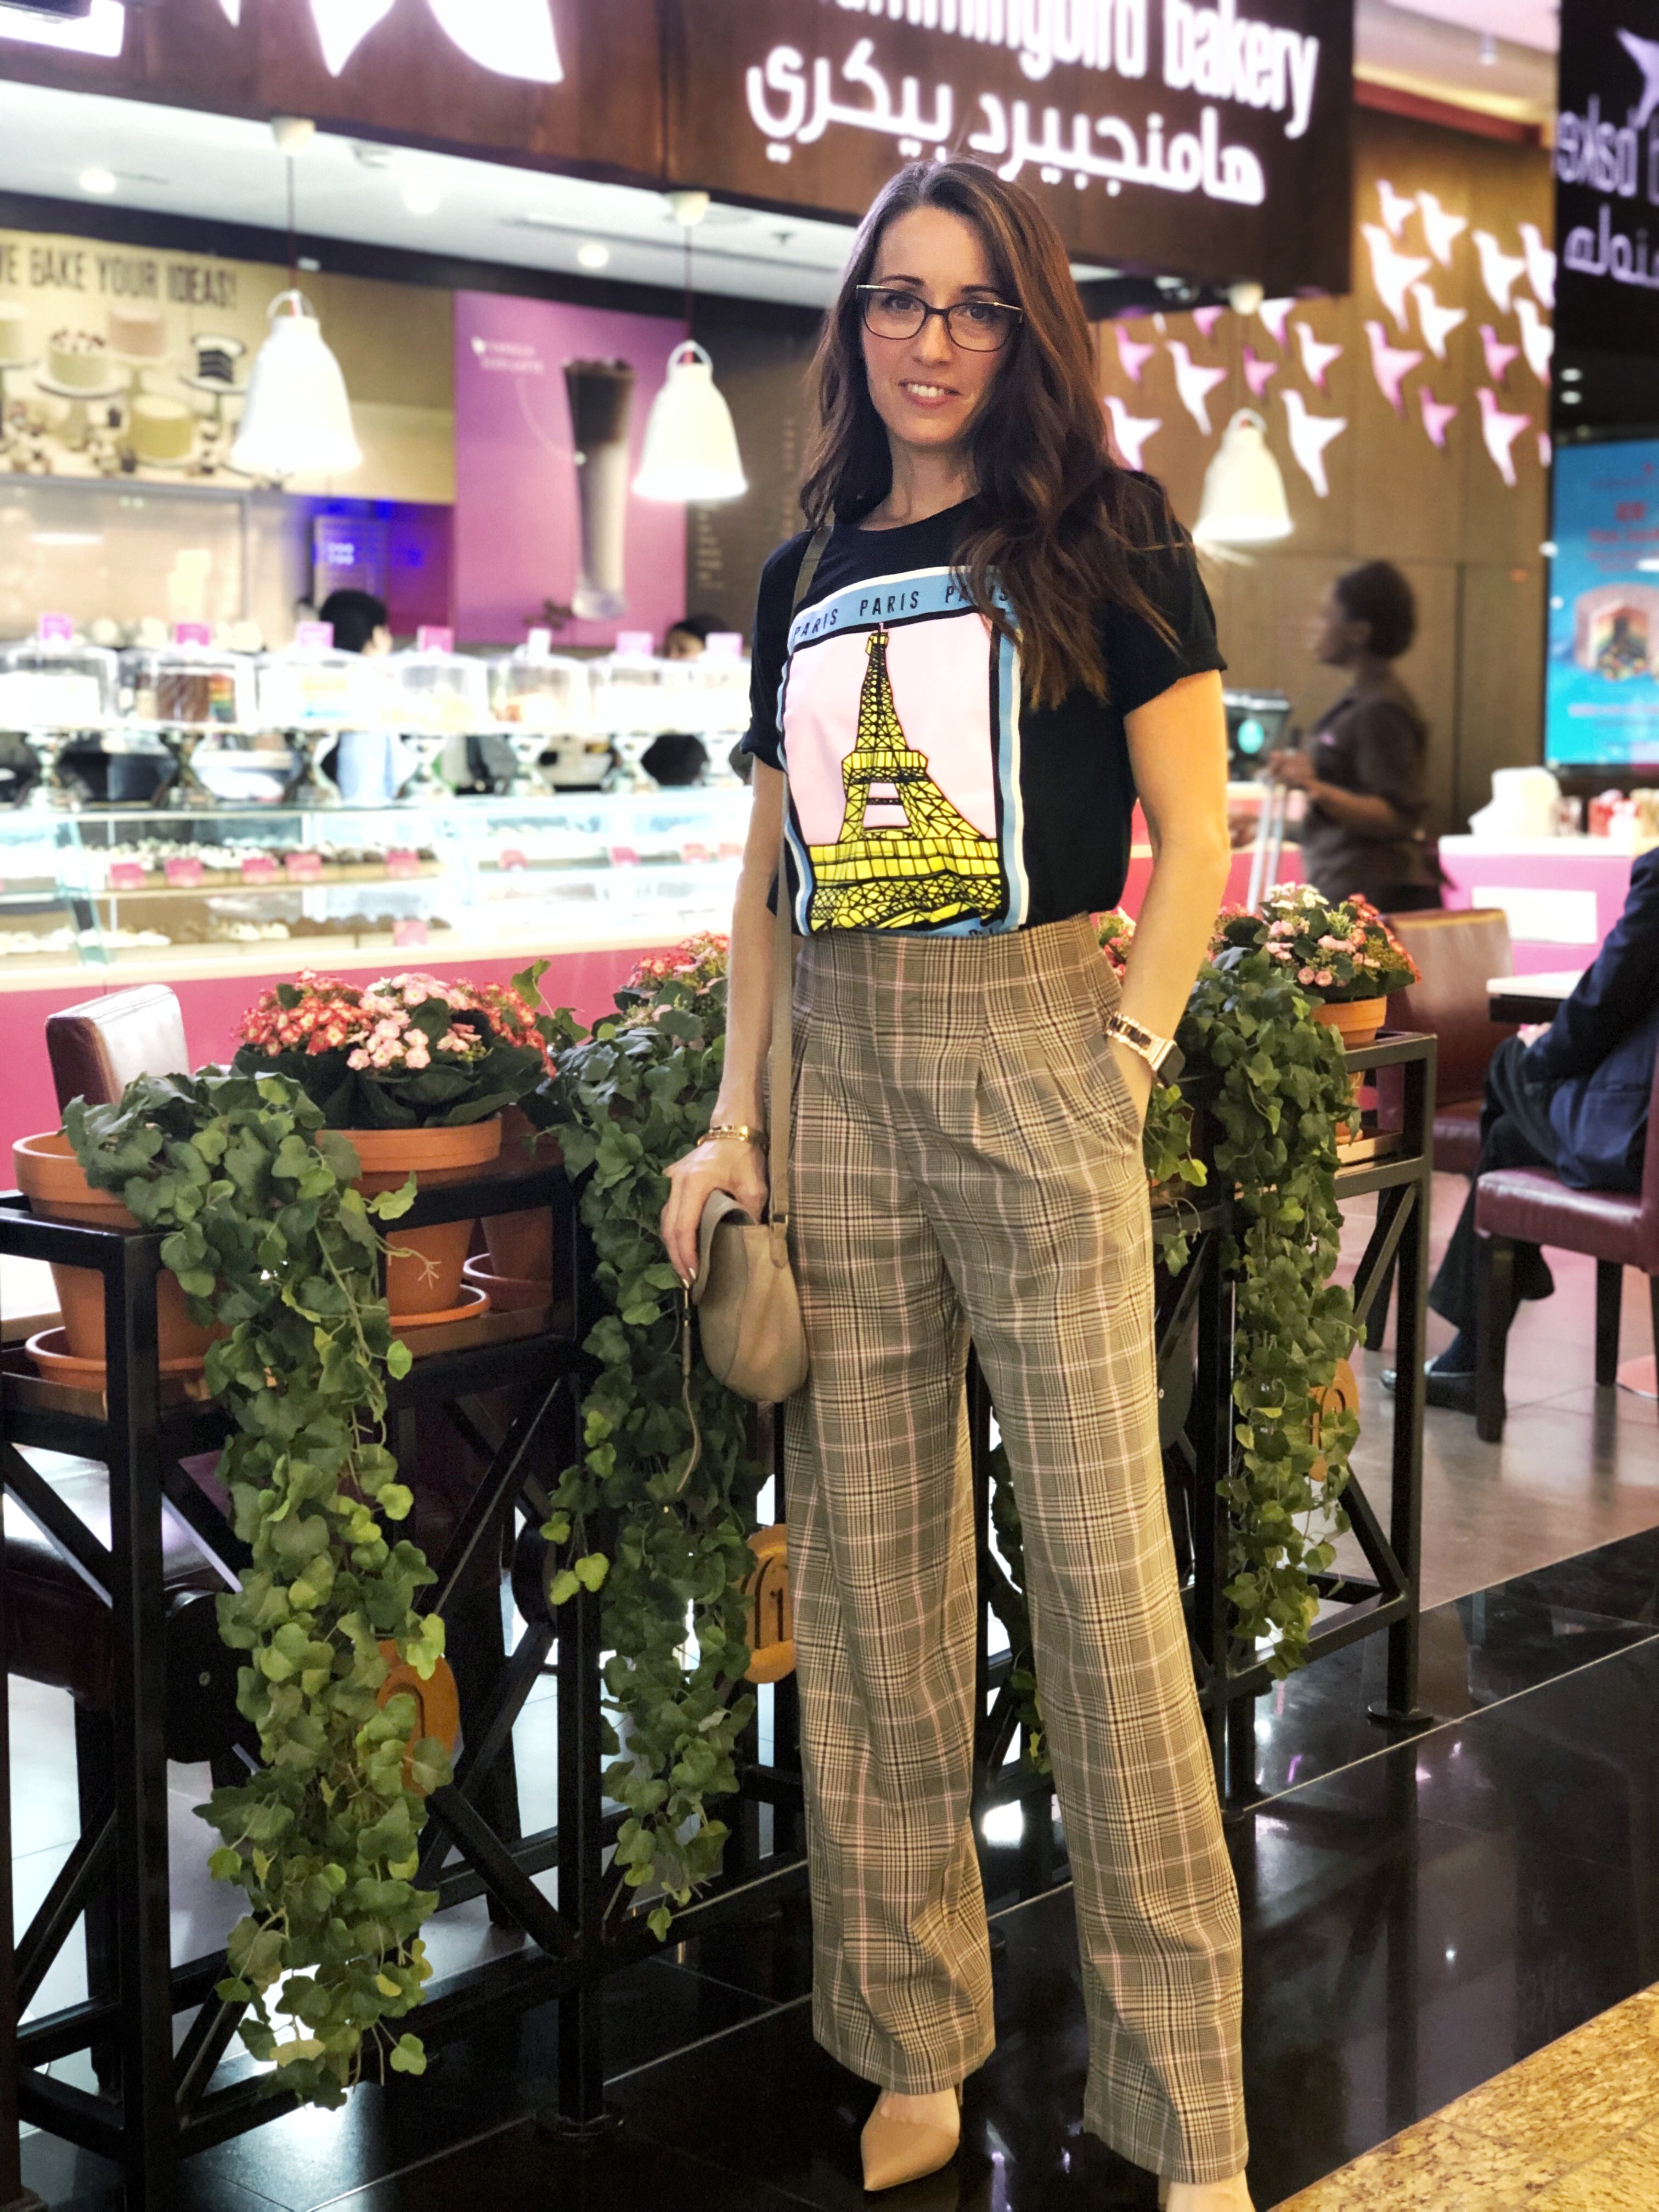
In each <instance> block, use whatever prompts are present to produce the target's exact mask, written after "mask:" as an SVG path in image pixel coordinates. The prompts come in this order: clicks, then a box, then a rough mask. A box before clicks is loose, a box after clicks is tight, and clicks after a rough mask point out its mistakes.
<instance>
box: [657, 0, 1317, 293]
mask: <svg viewBox="0 0 1659 2212" xmlns="http://www.w3.org/2000/svg"><path fill="white" fill-rule="evenodd" d="M678 6H679V15H680V23H681V30H682V36H681V40H680V42H679V51H678V53H677V55H676V56H675V57H674V59H675V60H676V62H677V63H678V70H677V72H676V74H675V75H674V76H671V81H670V82H671V99H670V110H669V156H670V164H671V167H672V168H673V169H674V170H675V172H676V173H679V172H681V171H685V172H686V173H690V172H691V171H693V170H695V171H696V172H697V173H698V176H699V179H700V181H702V182H704V183H707V184H709V185H715V186H716V187H717V188H718V187H720V186H722V185H723V186H725V187H726V188H727V189H730V190H732V191H738V192H741V193H743V194H744V195H745V196H746V197H754V198H776V199H782V200H787V201H792V202H794V203H796V204H808V205H811V206H814V207H817V208H824V209H833V210H836V211H838V212H845V213H856V212H858V211H860V210H861V209H862V207H863V206H865V205H866V204H867V203H868V201H869V200H870V198H871V197H873V195H874V193H875V192H876V191H878V189H879V188H880V185H881V184H882V182H883V181H884V179H885V178H886V177H887V176H888V175H890V173H892V171H893V169H894V168H895V167H897V166H898V164H899V163H901V162H902V161H907V160H914V159H916V158H918V157H920V156H923V155H942V154H945V153H947V152H955V153H966V154H969V155H974V156H975V157H976V158H977V159H979V160H980V161H985V162H987V163H988V164H989V165H990V166H991V167H994V169H995V170H996V171H997V173H999V175H1000V176H1003V177H1006V178H1007V179H1010V180H1017V181H1018V182H1019V183H1020V184H1022V185H1026V186H1028V187H1029V188H1030V189H1032V190H1034V191H1036V192H1038V193H1039V194H1040V195H1041V196H1042V197H1043V198H1044V200H1045V201H1046V203H1047V204H1048V207H1049V209H1050V211H1051V212H1052V213H1053V214H1054V216H1055V217H1056V218H1057V220H1058V221H1059V222H1060V228H1061V229H1062V231H1063V232H1064V234H1065V235H1066V242H1067V244H1068V246H1070V247H1071V249H1072V252H1073V256H1074V257H1076V258H1081V259H1083V260H1085V261H1095V262H1099V263H1102V264H1108V265H1111V266H1117V267H1131V268H1139V269H1143V270H1176V271H1179V272H1181V273H1183V274H1188V275H1191V276H1202V277H1206V278H1209V279H1212V280H1218V281H1221V282H1227V281H1230V280H1231V279H1234V278H1238V277H1255V278H1257V279H1259V280H1260V281H1261V282H1262V283H1265V284H1267V286H1268V288H1269V289H1272V290H1295V289H1298V288H1302V287H1306V288H1310V289H1312V288H1318V289H1329V290H1333V291H1340V290H1342V289H1346V282H1347V237H1348V226H1347V180H1348V154H1347V123H1348V114H1349V107H1350V102H1351V93H1352V82H1351V80H1352V10H1351V9H1350V8H1349V7H1347V6H1346V5H1333V4H1332V0H1215V4H1214V5H1209V6H1206V5H1202V4H1195V0H738V4H734V0H678Z"/></svg>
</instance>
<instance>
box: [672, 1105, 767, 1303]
mask: <svg viewBox="0 0 1659 2212" xmlns="http://www.w3.org/2000/svg"><path fill="white" fill-rule="evenodd" d="M668 1183H669V1190H668V1203H667V1205H666V1206H664V1208H663V1210H662V1241H663V1243H664V1244H665V1245H666V1247H667V1248H668V1258H669V1262H670V1265H671V1267H673V1270H674V1273H676V1274H677V1275H678V1277H679V1279H680V1280H681V1281H682V1282H683V1283H688V1284H689V1283H690V1282H692V1281H693V1280H695V1279H696V1273H697V1227H698V1224H699V1223H700V1222H701V1221H702V1210H703V1207H704V1206H706V1205H707V1204H708V1200H710V1199H711V1198H712V1197H713V1196H714V1193H715V1192H716V1191H717V1190H724V1191H729V1192H730V1193H731V1194H732V1197H733V1198H734V1199H736V1200H737V1201H738V1205H739V1206H742V1208H743V1210H744V1212H745V1213H747V1214H749V1215H750V1216H751V1218H753V1219H755V1220H756V1221H760V1220H763V1218H765V1213H766V1195H767V1188H768V1185H767V1176H766V1155H765V1153H764V1152H762V1150H761V1149H760V1147H759V1146H758V1145H750V1144H746V1143H745V1142H744V1139H742V1138H741V1137H705V1138H704V1139H703V1140H702V1144H700V1145H699V1146H697V1147H696V1150H695V1151H694V1152H688V1153H687V1154H686V1155H685V1157H684V1159H678V1160H676V1161H675V1163H674V1164H673V1166H672V1167H671V1168H670V1169H669V1170H668Z"/></svg>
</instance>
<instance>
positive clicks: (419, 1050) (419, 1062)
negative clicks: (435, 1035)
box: [407, 1037, 432, 1067]
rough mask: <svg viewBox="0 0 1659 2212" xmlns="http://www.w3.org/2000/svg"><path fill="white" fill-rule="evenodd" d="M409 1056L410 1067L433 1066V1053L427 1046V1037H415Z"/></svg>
mask: <svg viewBox="0 0 1659 2212" xmlns="http://www.w3.org/2000/svg"><path fill="white" fill-rule="evenodd" d="M407 1058H408V1062H409V1065H410V1067H430V1066H431V1065H432V1055H431V1054H430V1053H429V1052H428V1050H427V1048H426V1039H425V1038H424V1037H416V1039H415V1041H414V1042H413V1043H412V1044H411V1045H410V1048H409V1052H408V1055H407Z"/></svg>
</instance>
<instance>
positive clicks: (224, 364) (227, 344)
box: [190, 331, 247, 391]
mask: <svg viewBox="0 0 1659 2212" xmlns="http://www.w3.org/2000/svg"><path fill="white" fill-rule="evenodd" d="M190 343H191V346H192V347H193V348H194V349H195V354H196V380H197V383H198V384H222V385H223V386H224V387H225V389H226V391H229V390H230V388H231V387H232V386H233V385H234V383H235V381H236V364H237V362H239V361H240V359H241V358H242V356H243V355H244V354H245V353H246V351H247V348H246V346H245V345H244V344H243V343H242V341H241V340H240V338H231V337H223V336H222V334H220V333H219V332H217V331H197V333H196V335H195V337H192V338H191V342H190Z"/></svg>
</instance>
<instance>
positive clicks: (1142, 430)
mask: <svg viewBox="0 0 1659 2212" xmlns="http://www.w3.org/2000/svg"><path fill="white" fill-rule="evenodd" d="M1106 412H1107V414H1108V415H1109V416H1110V417H1111V422H1112V443H1113V445H1114V446H1115V447H1116V449H1117V451H1118V452H1119V453H1121V455H1122V457H1123V462H1124V465H1125V467H1126V468H1131V469H1139V468H1144V467H1145V466H1146V463H1145V462H1144V461H1143V460H1142V459H1141V455H1142V453H1144V452H1145V450H1146V444H1147V441H1148V440H1149V439H1151V438H1152V437H1154V436H1156V435H1157V434H1158V431H1160V430H1161V429H1162V428H1164V422H1163V418H1162V417H1161V416H1156V415H1153V416H1142V415H1132V414H1130V412H1129V410H1128V409H1127V407H1126V406H1125V405H1124V404H1123V402H1122V401H1121V399H1120V398H1118V397H1117V394H1116V393H1115V392H1109V393H1108V394H1107V398H1106Z"/></svg>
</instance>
